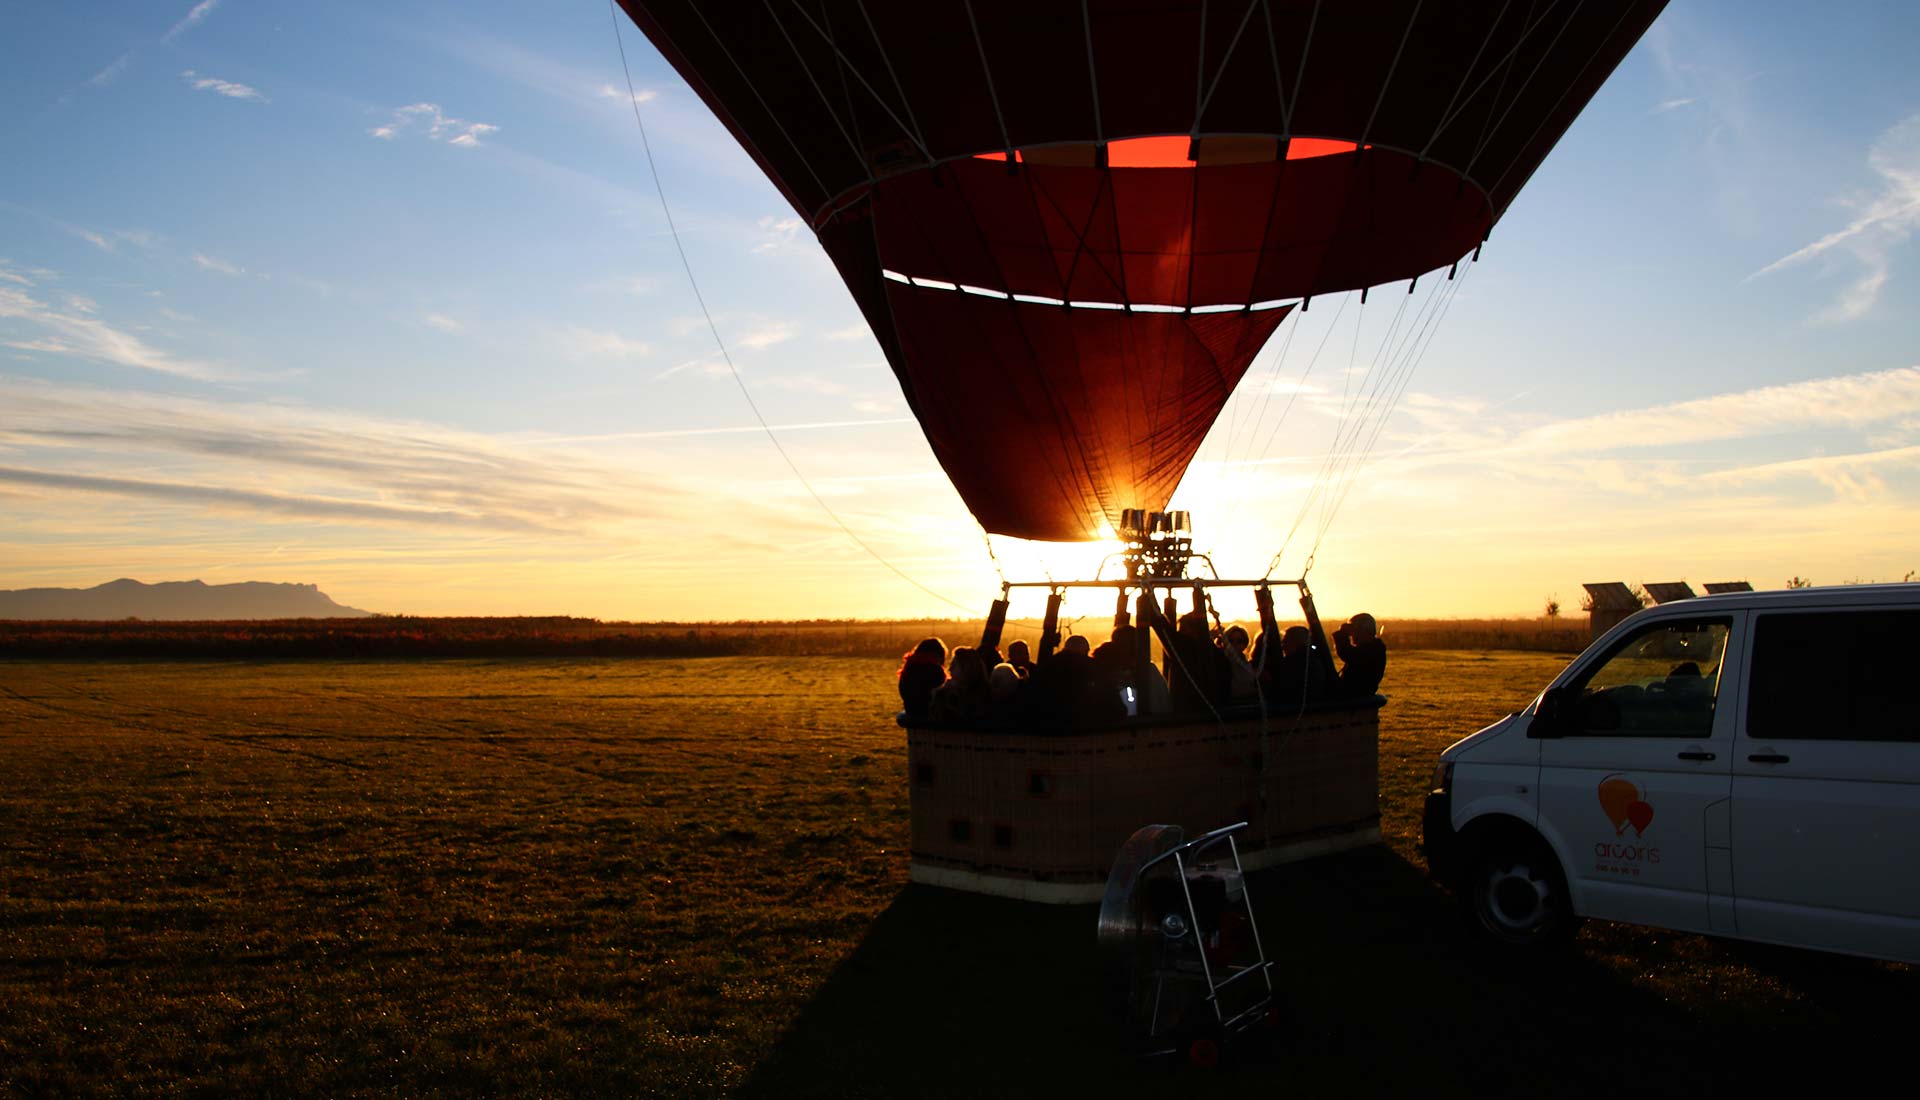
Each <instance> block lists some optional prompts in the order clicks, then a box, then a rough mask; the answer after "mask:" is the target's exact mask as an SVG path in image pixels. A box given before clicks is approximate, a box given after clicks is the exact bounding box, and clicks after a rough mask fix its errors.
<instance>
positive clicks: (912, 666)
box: [899, 638, 947, 718]
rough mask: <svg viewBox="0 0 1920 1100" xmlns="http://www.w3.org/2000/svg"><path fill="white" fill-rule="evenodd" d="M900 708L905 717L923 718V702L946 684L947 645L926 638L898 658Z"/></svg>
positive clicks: (924, 707) (924, 714)
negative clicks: (904, 712)
mask: <svg viewBox="0 0 1920 1100" xmlns="http://www.w3.org/2000/svg"><path fill="white" fill-rule="evenodd" d="M899 677H900V706H901V709H903V710H905V711H906V712H907V717H908V718H925V717H926V716H927V703H928V701H929V700H931V699H932V698H933V693H934V690H935V689H936V688H938V687H939V686H940V685H941V684H944V683H946V682H947V645H946V643H945V642H942V641H941V640H940V639H938V638H927V639H925V640H924V641H922V642H921V643H920V644H919V645H917V646H914V647H913V649H912V650H911V651H909V652H908V653H907V654H905V655H904V656H902V657H901V658H900V672H899Z"/></svg>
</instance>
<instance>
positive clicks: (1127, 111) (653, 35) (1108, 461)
mask: <svg viewBox="0 0 1920 1100" xmlns="http://www.w3.org/2000/svg"><path fill="white" fill-rule="evenodd" d="M620 3H621V6H622V7H623V8H624V9H625V10H626V12H627V14H628V15H629V16H630V17H631V18H632V20H633V22H634V23H635V24H636V25H637V26H639V28H640V29H641V30H642V31H643V32H644V33H645V34H646V36H647V37H648V38H649V39H650V40H651V41H652V42H653V44H654V46H655V47H657V48H658V49H659V51H660V52H661V54H662V55H663V56H664V57H665V58H666V59H667V61H668V62H669V63H671V64H672V65H673V67H674V68H675V69H677V70H678V71H679V73H680V74H681V75H682V76H683V77H684V78H685V79H686V81H687V83H688V84H689V85H690V86H691V87H692V88H693V89H694V91H695V92H696V93H697V94H698V95H699V96H700V97H701V98H702V99H703V100H704V101H705V103H706V104H707V105H708V106H709V107H710V108H711V109H712V110H713V112H714V113H715V114H716V115H717V116H718V117H719V119H720V121H721V122H722V123H724V124H725V125H726V127H727V128H728V129H729V130H730V131H731V132H732V134H733V135H734V137H735V138H737V139H738V140H739V142H740V144H741V145H742V146H743V147H744V148H745V149H746V151H747V152H748V153H749V154H750V155H751V156H752V157H753V158H754V160H755V161H756V162H757V163H758V164H759V165H760V167H761V168H762V169H763V170H764V171H765V172H766V174H767V176H768V178H769V179H771V180H772V182H773V183H774V185H775V186H776V187H778V188H779V190H780V191H781V193H782V194H783V195H785V197H786V198H787V200H788V201H789V202H790V203H792V205H793V207H794V209H795V210H796V211H797V212H798V213H799V214H800V216H801V217H802V218H803V219H804V220H805V221H806V223H807V225H808V226H809V227H810V228H811V229H812V230H813V232H814V233H815V235H816V236H817V237H818V239H819V241H820V244H821V246H822V247H823V248H824V249H825V250H826V252H827V255H828V256H829V257H831V258H832V260H833V262H834V264H835V265H836V267H837V268H838V270H839V272H840V274H841V277H842V278H843V279H844V280H845V282H846V285H847V288H848V290H849V291H850V292H851V293H852V295H853V297H854V300H855V301H856V302H857V303H858V305H859V307H860V309H861V311H862V312H863V314H864V315H865V317H866V319H867V321H868V323H869V325H870V326H871V327H872V329H873V332H874V335H875V336H876V337H877V339H878V340H879V342H880V346H881V348H882V349H883V350H884V352H885V354H886V356H887V360H888V362H889V363H890V364H891V366H892V369H893V372H894V374H895V376H896V377H897V378H898V380H899V383H900V386H901V390H902V392H903V393H904V394H905V396H906V400H907V402H908V404H909V405H910V406H911V408H912V410H913V413H914V415H915V417H916V418H917V419H918V420H919V422H920V424H921V426H922V428H923V429H924V431H925V434H926V437H927V440H928V442H929V443H930V444H931V446H932V449H933V452H934V455H935V456H936V458H937V459H938V461H939V462H940V464H941V466H942V468H943V469H944V470H945V471H946V473H947V475H948V476H949V477H950V478H951V480H952V482H953V485H954V487H955V489H956V490H957V491H958V492H959V494H960V497H961V499H962V500H963V501H964V502H965V503H966V505H967V507H968V508H969V509H970V510H971V511H972V513H973V515H974V516H975V517H976V518H977V519H978V520H979V522H980V524H981V526H982V528H984V529H985V530H986V531H987V532H988V533H990V534H997V535H1007V536H1014V537H1018V538H1024V539H1040V540H1058V541H1085V540H1095V539H1101V538H1110V537H1114V536H1115V535H1116V534H1117V535H1118V536H1119V537H1120V538H1122V539H1123V540H1125V542H1126V544H1127V547H1128V549H1127V551H1126V553H1125V555H1124V558H1123V566H1124V570H1123V571H1124V573H1125V575H1124V576H1122V577H1117V578H1104V579H1103V578H1100V577H1096V578H1094V579H1092V580H1089V581H1076V582H1058V581H1042V582H1034V583H1033V584H1032V585H1031V587H1036V588H1041V587H1043V588H1046V589H1048V590H1049V596H1050V598H1049V600H1048V603H1047V611H1048V616H1047V623H1046V630H1045V636H1044V639H1043V642H1042V649H1043V652H1044V651H1045V650H1047V649H1048V648H1049V646H1048V643H1049V642H1051V641H1053V640H1054V638H1055V627H1056V615H1057V612H1058V606H1059V597H1060V593H1061V590H1062V589H1064V588H1066V587H1071V586H1073V585H1076V584H1080V585H1085V584H1092V585H1098V586H1102V587H1108V588H1112V589H1116V590H1117V591H1118V599H1117V604H1118V609H1117V612H1116V618H1117V619H1122V620H1124V619H1125V618H1127V616H1128V612H1127V611H1126V605H1127V600H1128V597H1129V595H1130V594H1132V595H1134V596H1135V597H1136V602H1135V610H1134V611H1133V613H1132V614H1133V615H1134V616H1136V617H1137V618H1138V620H1139V622H1140V624H1141V625H1143V626H1148V627H1152V628H1153V629H1154V630H1155V631H1156V632H1164V631H1166V630H1167V629H1168V628H1169V624H1168V622H1167V620H1168V619H1169V618H1171V614H1170V609H1171V607H1172V603H1173V600H1172V595H1171V594H1172V593H1173V592H1176V591H1182V590H1185V589H1187V588H1191V589H1192V591H1193V599H1194V601H1195V603H1196V605H1197V606H1204V605H1205V603H1206V591H1207V590H1208V589H1209V588H1212V587H1220V586H1223V585H1243V586H1252V587H1254V588H1255V589H1256V591H1257V594H1258V597H1259V605H1260V607H1261V612H1262V620H1263V625H1265V626H1266V627H1267V628H1268V629H1269V630H1273V629H1274V628H1275V624H1274V618H1273V612H1272V599H1271V595H1270V593H1269V588H1268V586H1269V583H1270V582H1269V581H1267V580H1266V579H1265V578H1262V579H1260V580H1231V579H1222V578H1218V577H1213V576H1209V577H1199V576H1193V575H1190V569H1189V567H1190V565H1193V564H1194V562H1195V558H1194V557H1193V555H1192V553H1191V540H1190V537H1189V532H1188V522H1187V519H1186V517H1185V515H1184V514H1183V513H1178V512H1170V511H1169V506H1170V501H1171V498H1172V495H1173V492H1174V490H1175V488H1176V486H1178V485H1179V483H1180V480H1181V477H1182V476H1183V474H1184V473H1185V472H1186V470H1187V467H1188V464H1189V463H1190V462H1191V461H1192V460H1193V458H1194V455H1195V453H1196V451H1197V450H1198V449H1199V447H1200V444H1201V442H1202V440H1203V439H1204V438H1205V437H1206V435H1207V432H1208V430H1209V429H1210V428H1211V427H1212V425H1213V423H1214V420H1215V419H1216V417H1217V416H1218V415H1219V414H1220V412H1221V410H1222V408H1223V407H1224V406H1225V405H1226V403H1227V401H1228V399H1229V398H1230V397H1231V395H1232V394H1233V391H1234V387H1235V385H1236V384H1237V383H1238V382H1239V381H1240V379H1241V378H1242V376H1243V375H1245V374H1246V373H1247V371H1248V368H1249V366H1250V364H1251V363H1252V362H1253V361H1254V357H1255V355H1256V354H1257V353H1258V352H1259V351H1260V350H1261V348H1262V347H1263V345H1265V344H1266V343H1267V341H1268V338H1269V337H1271V336H1273V335H1274V333H1275V331H1276V330H1277V329H1278V328H1279V327H1280V326H1281V325H1282V324H1283V323H1284V322H1285V321H1286V319H1287V318H1288V316H1289V315H1290V314H1291V313H1293V312H1294V311H1296V310H1299V309H1306V308H1310V303H1311V302H1312V299H1313V298H1314V297H1315V296H1318V295H1327V294H1333V293H1336V292H1345V291H1356V290H1357V291H1362V292H1364V291H1366V290H1367V289H1368V288H1371V287H1378V286H1381V285H1382V284H1387V283H1395V282H1403V281H1410V280H1417V279H1418V278H1420V277H1422V276H1431V277H1434V278H1446V277H1449V276H1451V274H1452V273H1453V272H1454V270H1456V268H1457V265H1458V264H1459V263H1460V262H1461V261H1463V260H1465V259H1467V258H1468V257H1470V256H1473V255H1475V254H1476V253H1477V250H1478V249H1479V247H1480V245H1481V242H1482V241H1484V240H1485V239H1486V238H1487V236H1488V234H1489V233H1490V231H1491V229H1492V227H1493V225H1494V224H1495V222H1497V221H1498V220H1499V218H1500V215H1501V214H1502V213H1503V212H1504V211H1505V210H1506V209H1507V207H1508V206H1509V205H1510V204H1511V203H1512V202H1513V200H1514V197H1515V196H1516V195H1517V194H1518V192H1519V190H1520V188H1521V187H1522V186H1523V185H1524V184H1525V183H1526V181H1527V179H1528V178H1529V177H1530V176H1531V175H1532V174H1533V172H1534V171H1535V169H1537V168H1538V167H1539V165H1540V163H1541V162H1542V160H1543V159H1544V158H1545V157H1546V155H1547V153H1548V152H1549V150H1551V149H1552V148H1553V146H1554V144H1555V143H1556V142H1557V141H1558V140H1559V139H1560V137H1561V135H1562V134H1564V133H1565V132H1566V130H1567V128H1568V126H1569V125H1571V124H1572V122H1573V120H1574V119H1575V117H1576V116H1577V115H1578V114H1579V112H1580V110H1581V109H1582V108H1583V107H1584V106H1585V105H1586V103H1587V101H1588V100H1589V99H1590V98H1591V97H1592V96H1593V95H1594V93H1595V92H1596V91H1597V90H1598V89H1599V87H1600V86H1601V84H1602V82H1604V81H1605V79H1606V78H1607V76H1608V75H1609V74H1610V73H1611V72H1612V71H1613V70H1614V68H1615V67H1616V66H1617V65H1618V64H1619V62H1620V61H1621V59H1622V58H1623V57H1624V56H1625V55H1626V53H1627V51H1628V50H1629V49H1630V48H1631V47H1632V46H1633V44H1634V43H1635V42H1636V41H1638V39H1639V38H1640V36H1641V35H1642V34H1643V33H1644V32H1645V30H1646V29H1647V27H1648V26H1649V25H1650V24H1651V23H1652V21H1653V19H1654V18H1655V17H1656V16H1657V15H1658V14H1659V13H1660V11H1661V9H1662V8H1663V7H1664V0H1604V2H1599V0H1588V2H1580V0H1527V2H1525V3H1521V2H1518V0H1471V2H1468V0H1456V2H1443V0H1340V2H1333V3H1329V2H1323V0H1218V2H1215V0H1184V2H1180V0H1168V2H1162V0H1081V2H1079V3H1064V2H1051V3H1049V2H1045V0H1018V2H1016V0H914V2H911V3H906V2H897V3H884V2H880V0H764V2H763V3H757V4H745V3H740V4H734V3H721V4H716V3H710V2H709V3H702V2H700V0H620ZM1443 272H1444V273H1445V274H1442V273H1443ZM1202 564H1208V563H1202ZM1271 583H1279V582H1271ZM1290 583H1294V584H1296V585H1297V586H1298V587H1299V589H1300V593H1301V596H1302V597H1303V600H1302V602H1303V607H1304V609H1305V611H1306V613H1307V618H1308V620H1309V622H1310V623H1311V624H1312V626H1313V629H1314V633H1315V634H1316V635H1320V634H1321V633H1322V632H1321V631H1320V629H1319V624H1318V619H1317V616H1316V615H1315V614H1314V612H1313V607H1312V599H1311V594H1310V593H1308V592H1307V591H1306V588H1305V584H1304V578H1302V579H1301V580H1299V581H1296V582H1290ZM1021 587H1028V586H1027V585H1025V584H1023V583H1022V582H1013V583H1008V584H1006V585H1005V587H1003V589H1002V593H1001V599H1000V600H998V601H995V603H994V605H993V611H992V614H991V615H990V617H989V622H988V627H987V637H986V638H985V639H983V641H985V642H987V643H989V644H991V643H994V642H997V640H998V634H999V630H1000V623H1001V622H1002V621H1003V619H1004V616H1005V614H1006V610H1007V605H1008V604H1007V601H1008V598H1009V597H1010V595H1011V594H1012V590H1013V589H1015V588H1021ZM1321 642H1322V644H1321V646H1320V649H1319V652H1320V653H1321V654H1322V656H1323V658H1324V655H1325V653H1326V647H1325V645H1324V638H1322V639H1321ZM1137 644H1138V645H1139V648H1140V653H1139V656H1140V660H1141V661H1144V660H1145V659H1146V657H1147V646H1148V639H1147V635H1146V632H1145V631H1142V632H1140V634H1139V641H1138V643H1137ZM1380 702H1381V700H1379V699H1378V697H1374V698H1372V699H1369V700H1356V701H1346V702H1342V703H1338V704H1327V705H1322V706H1315V707H1304V708H1302V709H1300V711H1299V712H1298V713H1293V712H1292V711H1289V712H1288V713H1287V714H1285V715H1282V716H1280V717H1279V718H1278V719H1276V717H1275V716H1274V715H1271V714H1269V713H1267V708H1265V707H1264V706H1263V707H1262V708H1260V709H1261V713H1259V714H1257V715H1252V716H1246V715H1239V714H1231V713H1222V712H1221V711H1220V710H1219V709H1218V708H1216V709H1215V710H1214V711H1213V713H1210V714H1207V715H1205V716H1204V720H1198V721H1197V720H1196V719H1195V718H1194V717H1193V716H1192V715H1186V716H1181V715H1162V716H1139V717H1135V718H1133V719H1130V720H1129V721H1127V722H1125V723H1120V724H1117V725H1116V726H1115V727H1114V728H1112V729H1106V730H1079V731H1075V732H1073V733H1071V734H1067V735H1059V734H1040V733H1020V732H1008V731H998V732H994V733H991V734H989V733H985V732H981V731H969V730H955V729H948V730H941V729H934V728H931V727H929V726H926V725H925V724H924V723H922V724H919V725H916V726H914V727H913V728H911V729H910V730H909V756H910V770H911V773H912V774H911V777H910V781H911V782H912V783H913V785H914V803H913V861H914V862H913V872H914V876H915V877H916V878H918V879H921V880H923V881H931V882H940V883H944V884H947V885H954V886H960V887H964V888H970V889H980V890H988V891H991V892H1001V893H1013V894H1018V895H1020V896H1028V897H1036V898H1046V899H1051V900H1075V901H1077V900H1091V899H1097V898H1098V897H1099V894H1100V889H1101V886H1100V884H1101V882H1102V881H1103V880H1104V878H1105V876H1106V872H1107V866H1106V864H1107V861H1108V860H1109V859H1110V858H1111V857H1112V853H1113V852H1114V851H1115V850H1117V849H1118V848H1119V846H1120V844H1121V842H1123V841H1124V840H1125V839H1126V838H1127V837H1128V836H1129V835H1131V833H1132V832H1133V830H1134V828H1135V827H1137V826H1138V825H1140V824H1142V823H1143V822H1147V821H1168V820H1170V821H1178V822H1180V823H1182V824H1183V825H1185V826H1187V827H1188V828H1189V829H1190V830H1192V831H1194V832H1202V831H1205V830H1206V829H1210V828H1213V827H1215V826H1217V825H1220V824H1224V823H1226V822H1229V821H1233V820H1239V819H1250V820H1253V821H1254V822H1255V826H1254V828H1253V829H1252V830H1250V833H1251V835H1250V838H1249V839H1248V841H1247V846H1248V853H1249V859H1248V862H1249V866H1257V865H1259V864H1260V862H1261V861H1263V860H1266V861H1272V860H1276V859H1280V858H1284V857H1285V856H1286V854H1287V853H1288V852H1289V851H1297V850H1300V842H1301V841H1302V840H1303V839H1304V838H1315V839H1313V840H1312V843H1313V844H1317V845H1319V846H1321V847H1323V848H1324V847H1326V846H1329V845H1330V844H1333V843H1336V842H1338V841H1334V840H1329V839H1328V838H1330V837H1345V838H1347V839H1348V840H1352V841H1356V842H1364V841H1366V840H1369V839H1377V837H1378V828H1377V807H1376V803H1375V750H1374V738H1375V734H1376V733H1377V708H1378V706H1379V704H1380ZM1282 731H1284V733H1285V736H1284V737H1282V736H1280V734H1281V732H1282ZM1148 742H1151V743H1152V745H1153V746H1155V747H1153V748H1152V749H1151V750H1148V749H1147V748H1146V747H1145V746H1146V745H1147V743H1148ZM1122 749H1125V750H1126V751H1121V750H1122ZM1135 750H1138V751H1135ZM1039 753H1043V754H1044V755H1035V754H1039Z"/></svg>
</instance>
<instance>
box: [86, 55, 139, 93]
mask: <svg viewBox="0 0 1920 1100" xmlns="http://www.w3.org/2000/svg"><path fill="white" fill-rule="evenodd" d="M136 52H137V51H134V50H128V51H127V52H126V53H123V54H121V55H120V56H119V57H116V58H114V59H113V60H112V61H110V62H108V63H107V65H106V67H105V68H103V69H101V70H100V71H99V72H97V73H94V74H93V75H92V76H90V77H88V78H87V83H88V84H89V85H91V86H93V87H95V88H104V87H106V86H107V85H109V84H111V83H113V82H114V81H115V80H116V79H118V78H119V76H120V74H121V73H122V72H124V71H126V68H127V64H128V63H129V62H131V61H132V60H133V55H134V54H135V53H136Z"/></svg>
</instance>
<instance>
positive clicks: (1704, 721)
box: [1567, 618, 1733, 738]
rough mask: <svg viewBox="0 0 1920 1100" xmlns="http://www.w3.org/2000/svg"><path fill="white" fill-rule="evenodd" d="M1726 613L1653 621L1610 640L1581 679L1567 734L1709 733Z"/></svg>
mask: <svg viewBox="0 0 1920 1100" xmlns="http://www.w3.org/2000/svg"><path fill="white" fill-rule="evenodd" d="M1732 625H1733V620H1732V619H1731V618H1715V619H1687V620H1680V621H1670V622H1664V623H1656V624H1653V625H1651V626H1648V627H1645V628H1643V629H1641V630H1640V631H1638V632H1637V633H1634V634H1632V635H1629V636H1628V637H1627V638H1626V639H1625V640H1623V641H1621V642H1620V643H1618V644H1616V645H1615V646H1614V647H1613V649H1612V650H1611V651H1610V652H1609V653H1608V654H1607V656H1606V657H1605V658H1604V659H1603V660H1602V661H1601V662H1600V664H1599V665H1598V666H1597V667H1596V668H1594V669H1593V671H1591V672H1590V673H1588V674H1587V675H1586V677H1585V678H1584V679H1583V680H1580V681H1576V682H1575V683H1574V684H1572V685H1571V686H1572V688H1573V695H1574V697H1575V701H1574V703H1573V705H1572V720H1571V722H1570V723H1569V724H1568V729H1567V733H1568V734H1569V735H1571V736H1576V737H1578V736H1587V737H1688V738H1701V737H1711V736H1712V735H1713V708H1714V701H1715V698H1716V697H1717V696H1718V695H1719V692H1720V665H1721V657H1722V656H1723V655H1725V653H1726V650H1727V634H1728V632H1729V630H1730V629H1731V628H1732Z"/></svg>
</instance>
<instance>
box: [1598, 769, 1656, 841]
mask: <svg viewBox="0 0 1920 1100" xmlns="http://www.w3.org/2000/svg"><path fill="white" fill-rule="evenodd" d="M1600 809H1601V810H1602V811H1604V812H1605V813H1606V815H1607V820H1608V821H1610V822H1612V823H1613V835H1615V836H1620V835H1622V834H1624V833H1625V832H1626V831H1627V826H1629V825H1631V826H1633V835H1634V836H1636V837H1638V836H1645V835H1646V832H1647V826H1649V825H1651V824H1653V806H1652V805H1651V804H1650V803H1648V802H1647V801H1645V800H1644V799H1642V798H1641V797H1640V788H1638V787H1636V786H1634V785H1633V783H1632V782H1631V781H1630V780H1628V779H1626V778H1625V777H1623V776H1618V775H1610V776H1607V777H1606V778H1605V779H1602V780H1601V781H1600Z"/></svg>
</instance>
